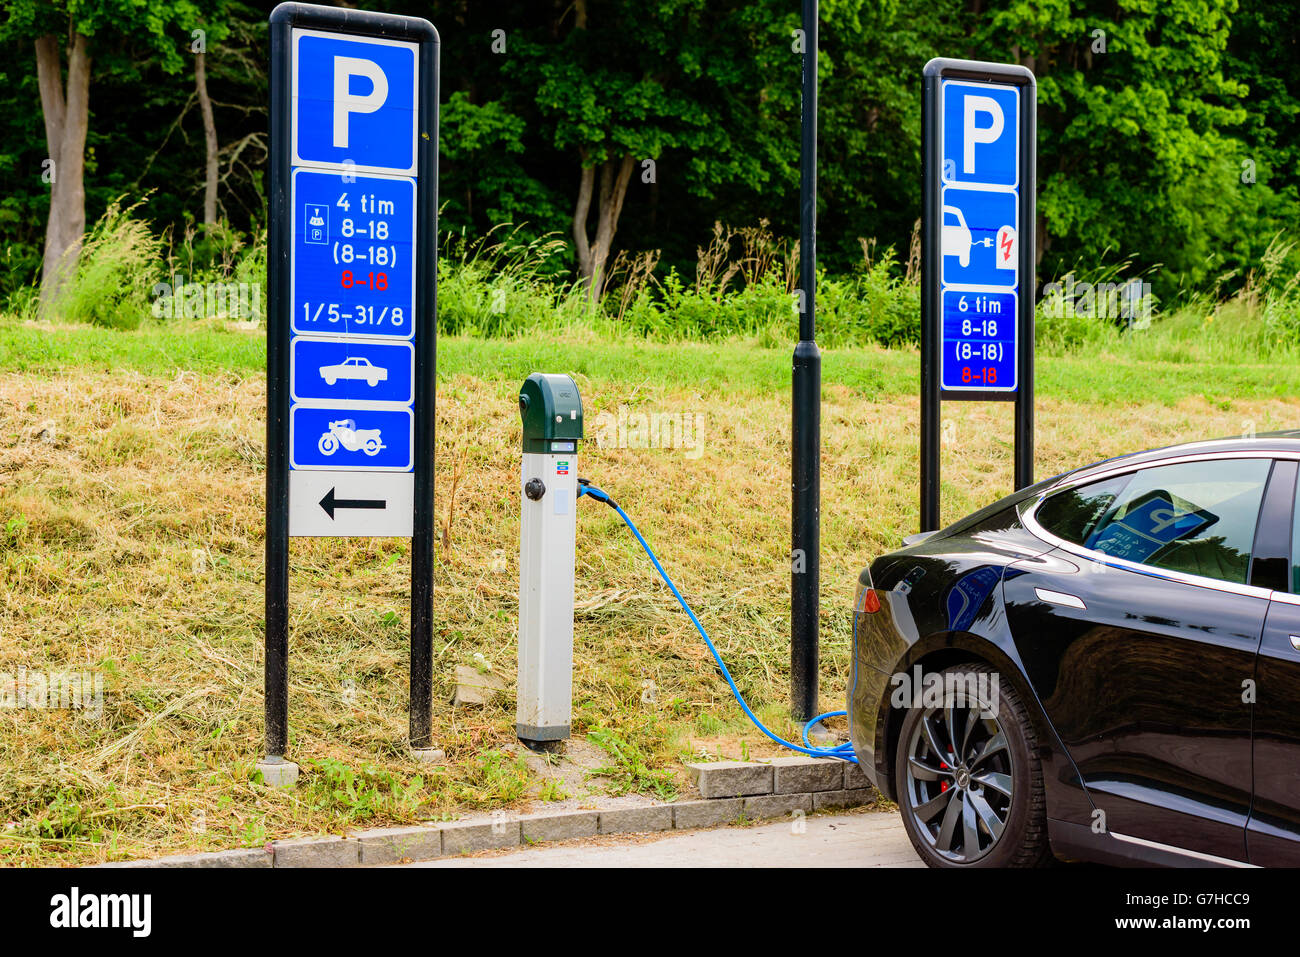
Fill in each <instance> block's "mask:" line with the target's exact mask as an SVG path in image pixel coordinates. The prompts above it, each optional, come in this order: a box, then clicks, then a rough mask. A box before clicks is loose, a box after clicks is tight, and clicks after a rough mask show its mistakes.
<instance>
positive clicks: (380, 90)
mask: <svg viewBox="0 0 1300 957" xmlns="http://www.w3.org/2000/svg"><path fill="white" fill-rule="evenodd" d="M354 76H360V77H365V78H366V79H367V80H369V81H370V83H371V88H370V92H369V93H367V94H366V95H365V96H356V95H354V94H353V93H351V92H349V91H350V89H351V83H352V78H353V77H354ZM387 99H388V77H386V76H385V75H384V71H383V70H381V69H380V68H379V64H378V63H376V62H375V61H374V60H363V59H361V58H360V57H352V56H336V57H335V58H334V145H335V146H338V147H343V148H346V147H347V145H348V115H349V114H351V113H373V112H375V110H377V109H379V108H380V107H381V106H383V105H384V102H385V101H386V100H387Z"/></svg>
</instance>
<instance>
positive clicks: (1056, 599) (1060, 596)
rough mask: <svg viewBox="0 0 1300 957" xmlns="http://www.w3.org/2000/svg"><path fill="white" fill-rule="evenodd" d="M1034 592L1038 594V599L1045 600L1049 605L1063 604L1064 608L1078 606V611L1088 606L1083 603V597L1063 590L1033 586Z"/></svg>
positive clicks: (1085, 609) (1086, 608) (1084, 609)
mask: <svg viewBox="0 0 1300 957" xmlns="http://www.w3.org/2000/svg"><path fill="white" fill-rule="evenodd" d="M1034 594H1035V595H1037V596H1038V600H1039V601H1045V602H1047V603H1048V604H1049V605H1064V606H1065V607H1066V608H1078V609H1079V610H1080V611H1087V610H1088V606H1087V605H1085V604H1084V603H1083V599H1082V598H1080V597H1079V596H1078V595H1070V594H1067V593H1066V592H1063V591H1052V590H1051V589H1048V588H1035V589H1034Z"/></svg>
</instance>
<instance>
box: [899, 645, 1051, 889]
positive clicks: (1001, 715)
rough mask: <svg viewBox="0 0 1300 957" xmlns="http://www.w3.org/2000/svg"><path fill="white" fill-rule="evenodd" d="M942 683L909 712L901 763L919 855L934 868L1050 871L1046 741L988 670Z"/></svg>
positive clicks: (1007, 685) (902, 803)
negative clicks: (1041, 749) (1041, 757)
mask: <svg viewBox="0 0 1300 957" xmlns="http://www.w3.org/2000/svg"><path fill="white" fill-rule="evenodd" d="M935 677H936V679H937V680H939V681H942V685H941V686H940V687H941V688H942V692H941V693H939V692H936V693H932V694H930V695H929V696H926V697H923V698H922V700H921V704H920V706H913V707H909V708H908V709H907V716H906V718H905V719H904V720H903V726H902V729H901V730H900V733H899V736H898V746H897V749H896V751H895V755H894V772H895V775H896V776H895V778H894V780H895V781H896V782H898V807H899V810H900V811H901V812H902V815H903V826H904V828H906V830H907V836H908V837H909V838H910V839H911V841H912V846H913V847H915V848H916V852H917V853H918V854H919V855H920V856H921V859H922V860H923V861H925V863H926V864H927V865H928V866H930V867H952V868H963V867H1038V866H1042V865H1045V864H1048V863H1050V862H1051V860H1052V856H1051V848H1050V845H1049V844H1048V839H1047V801H1046V797H1045V795H1044V792H1043V771H1042V766H1041V765H1040V763H1039V761H1038V738H1037V734H1036V733H1035V731H1034V725H1033V722H1032V721H1031V720H1030V718H1029V713H1028V711H1027V710H1026V708H1025V704H1024V702H1023V701H1022V700H1021V697H1020V695H1019V694H1017V693H1016V689H1015V688H1014V687H1012V686H1011V682H1009V681H1006V680H1003V679H1002V678H1001V676H1000V675H999V674H998V672H997V671H995V670H994V669H993V668H990V667H989V666H988V665H984V664H969V665H957V666H954V667H951V668H947V669H945V670H944V671H942V672H938V673H937V674H936V676H935ZM927 678H928V676H927ZM967 692H973V693H974V696H975V700H974V701H972V699H971V695H970V694H968V693H967ZM927 705H929V706H928V707H927ZM970 705H974V707H971V706H970ZM999 734H1000V736H1001V737H1000V739H999V737H998V736H999ZM953 742H956V744H955V746H954V744H953ZM1004 791H1009V793H1005V794H1004V793H1003V792H1004ZM972 825H973V827H972ZM968 845H969V846H968Z"/></svg>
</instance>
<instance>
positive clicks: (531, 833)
mask: <svg viewBox="0 0 1300 957" xmlns="http://www.w3.org/2000/svg"><path fill="white" fill-rule="evenodd" d="M599 819H600V812H599V811H567V812H562V813H558V814H528V815H525V816H524V817H522V818H520V819H519V826H520V832H521V833H520V836H521V838H522V839H523V842H524V843H525V844H531V843H535V842H537V841H572V840H574V839H575V838H579V837H594V836H595V835H596V834H598V833H600V820H599Z"/></svg>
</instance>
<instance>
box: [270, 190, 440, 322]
mask: <svg viewBox="0 0 1300 957" xmlns="http://www.w3.org/2000/svg"><path fill="white" fill-rule="evenodd" d="M290 188H291V191H292V196H293V200H294V203H293V210H294V215H295V221H294V229H293V236H294V242H293V261H292V273H293V318H292V323H293V331H294V332H296V333H298V334H300V335H327V336H332V335H350V336H361V337H365V338H373V337H376V336H382V337H398V338H403V339H409V338H411V336H413V335H414V334H415V274H416V262H415V196H416V188H415V180H412V179H407V178H400V179H399V178H395V177H381V176H352V175H349V174H347V173H334V172H329V171H326V170H315V169H296V170H294V171H293V179H292V183H291V187H290ZM317 220H320V221H321V222H317Z"/></svg>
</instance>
